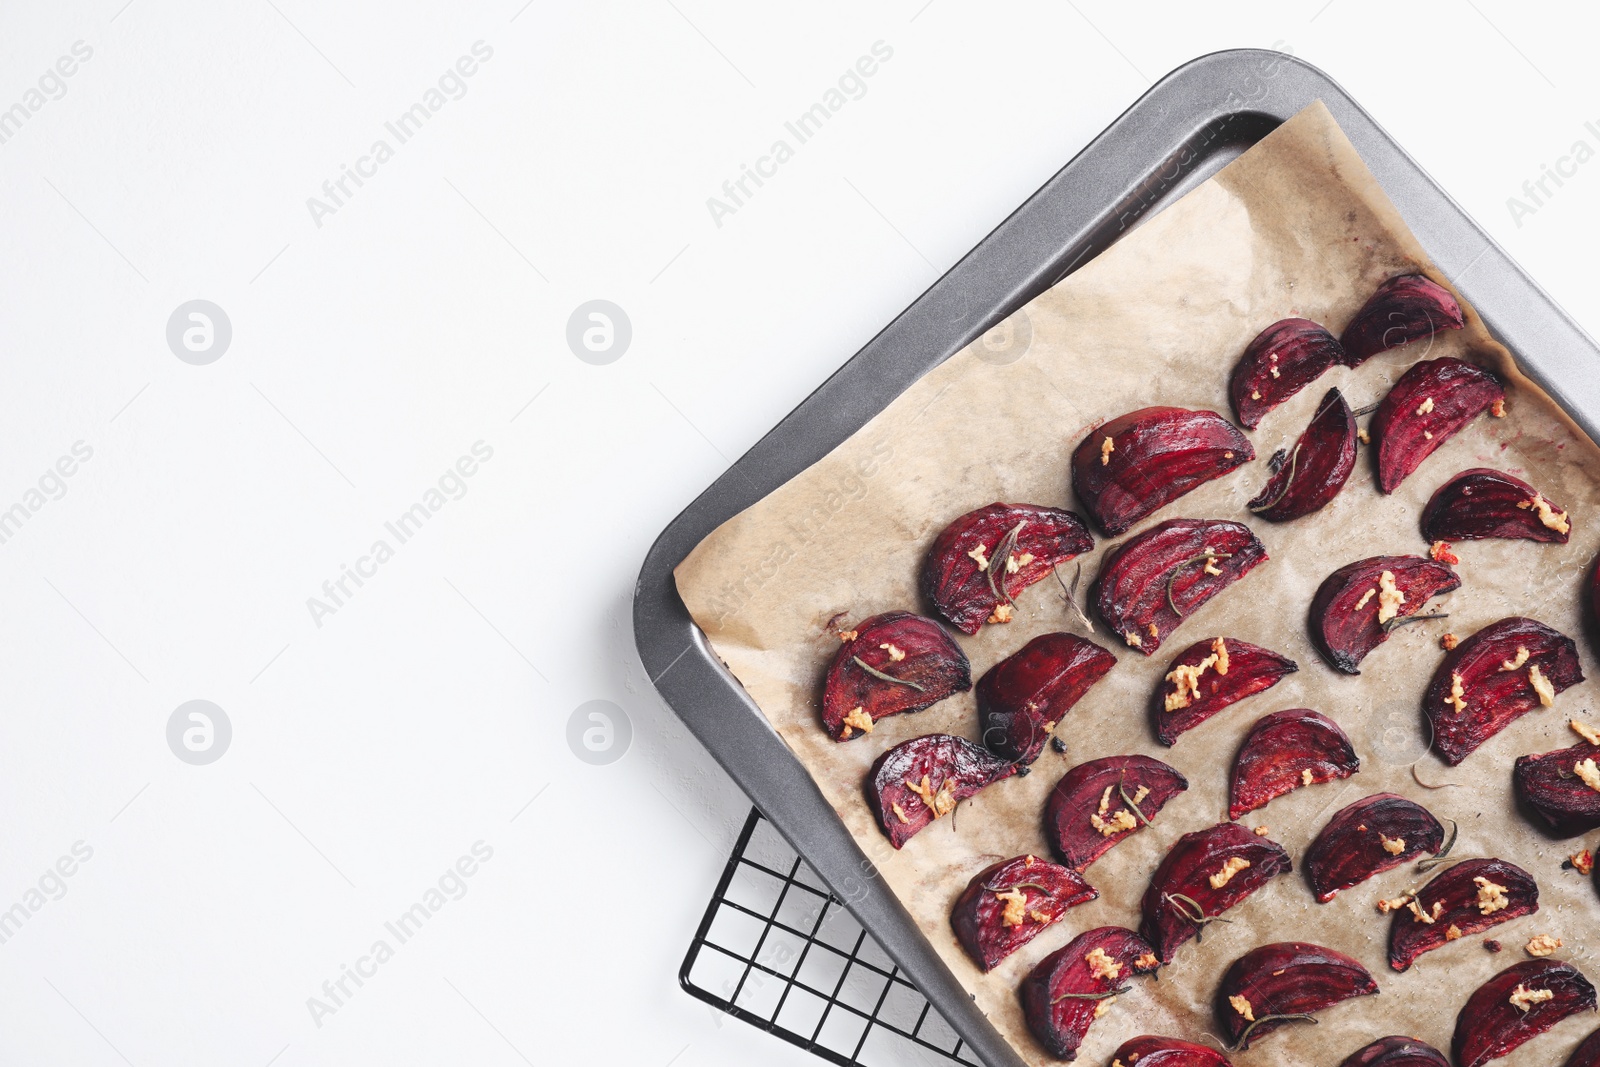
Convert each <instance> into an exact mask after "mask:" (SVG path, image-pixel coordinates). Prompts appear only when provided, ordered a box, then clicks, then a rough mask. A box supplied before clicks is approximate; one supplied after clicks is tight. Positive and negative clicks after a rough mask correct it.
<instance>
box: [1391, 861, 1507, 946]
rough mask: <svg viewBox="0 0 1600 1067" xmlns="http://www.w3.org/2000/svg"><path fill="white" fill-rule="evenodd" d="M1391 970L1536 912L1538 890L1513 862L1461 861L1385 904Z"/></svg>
mask: <svg viewBox="0 0 1600 1067" xmlns="http://www.w3.org/2000/svg"><path fill="white" fill-rule="evenodd" d="M1380 908H1382V909H1383V910H1386V911H1390V912H1393V913H1394V918H1393V919H1391V920H1390V924H1389V966H1391V967H1393V968H1394V969H1395V970H1397V971H1403V970H1405V969H1406V968H1408V967H1410V966H1411V964H1412V963H1413V962H1415V960H1416V958H1417V957H1418V956H1420V955H1422V954H1423V953H1424V952H1432V951H1433V950H1434V949H1436V948H1442V947H1443V946H1445V945H1446V944H1449V943H1450V942H1451V941H1456V940H1459V939H1461V938H1463V937H1471V936H1472V935H1473V934H1481V933H1483V931H1485V930H1487V929H1489V928H1490V927H1493V926H1499V925H1500V924H1501V923H1503V922H1508V921H1510V920H1512V919H1520V918H1521V917H1522V916H1524V915H1532V914H1533V913H1534V912H1536V911H1538V910H1539V886H1538V884H1537V883H1536V882H1534V880H1533V876H1532V875H1530V874H1529V873H1528V872H1527V871H1525V870H1523V869H1522V868H1521V867H1518V866H1517V865H1516V864H1514V863H1507V862H1506V861H1505V860H1499V859H1477V860H1463V861H1462V862H1460V863H1458V864H1456V865H1455V866H1454V867H1451V868H1449V869H1448V870H1446V871H1445V872H1444V873H1443V874H1441V875H1439V877H1437V878H1435V879H1434V880H1433V881H1431V882H1429V883H1428V884H1427V885H1425V886H1423V887H1422V889H1421V891H1420V892H1418V893H1417V895H1416V896H1414V897H1412V896H1409V895H1401V896H1399V897H1397V898H1395V899H1394V900H1386V901H1384V902H1383V904H1381V905H1380Z"/></svg>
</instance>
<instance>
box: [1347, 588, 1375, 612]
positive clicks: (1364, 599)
mask: <svg viewBox="0 0 1600 1067" xmlns="http://www.w3.org/2000/svg"><path fill="white" fill-rule="evenodd" d="M1377 595H1378V591H1377V590H1376V589H1368V590H1367V591H1366V592H1365V593H1362V594H1361V599H1360V600H1358V601H1356V606H1355V607H1353V608H1351V609H1350V610H1351V611H1360V610H1361V609H1362V608H1364V607H1366V606H1367V601H1369V600H1371V599H1372V598H1373V597H1375V596H1377Z"/></svg>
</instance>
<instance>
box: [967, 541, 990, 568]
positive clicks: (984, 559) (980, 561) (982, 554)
mask: <svg viewBox="0 0 1600 1067" xmlns="http://www.w3.org/2000/svg"><path fill="white" fill-rule="evenodd" d="M988 551H989V550H988V549H987V548H986V547H984V546H983V545H979V546H978V547H977V548H974V549H973V550H972V551H971V552H968V553H967V555H968V556H971V557H972V562H974V563H976V564H977V565H978V569H979V570H980V571H986V570H988V569H989V556H988Z"/></svg>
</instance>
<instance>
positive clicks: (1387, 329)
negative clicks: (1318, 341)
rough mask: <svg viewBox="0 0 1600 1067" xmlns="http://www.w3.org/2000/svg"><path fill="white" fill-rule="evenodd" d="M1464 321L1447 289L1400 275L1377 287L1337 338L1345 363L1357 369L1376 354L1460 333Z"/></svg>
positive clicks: (1422, 278) (1420, 278)
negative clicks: (1446, 333) (1443, 333)
mask: <svg viewBox="0 0 1600 1067" xmlns="http://www.w3.org/2000/svg"><path fill="white" fill-rule="evenodd" d="M1464 321H1465V320H1464V319H1463V318H1462V317H1461V305H1460V304H1458V303H1456V298H1455V297H1454V296H1452V295H1451V294H1450V290H1448V289H1446V288H1445V287H1444V286H1442V285H1440V284H1439V283H1438V282H1436V281H1434V280H1432V279H1431V278H1428V277H1425V276H1424V275H1421V274H1402V275H1400V276H1399V277H1396V278H1390V279H1389V280H1388V281H1386V282H1384V283H1383V284H1382V285H1380V286H1378V289H1377V291H1376V292H1375V293H1373V294H1372V297H1371V298H1370V299H1369V300H1368V301H1367V302H1366V303H1365V304H1364V305H1362V308H1361V310H1360V311H1358V312H1356V317H1355V318H1353V319H1351V320H1350V325H1348V326H1346V327H1345V328H1344V334H1343V335H1342V336H1341V337H1340V338H1339V341H1340V343H1341V344H1342V345H1343V346H1344V354H1345V363H1346V364H1347V365H1348V366H1351V367H1359V366H1360V365H1361V364H1362V363H1364V362H1366V361H1367V360H1369V359H1371V358H1372V357H1373V356H1375V355H1377V354H1378V353H1379V352H1383V351H1386V350H1388V349H1391V348H1399V347H1400V346H1401V345H1406V344H1410V343H1411V342H1412V341H1420V340H1422V339H1423V338H1425V337H1432V336H1433V335H1434V334H1436V333H1438V332H1439V331H1440V330H1459V329H1461V326H1462V323H1463V322H1464Z"/></svg>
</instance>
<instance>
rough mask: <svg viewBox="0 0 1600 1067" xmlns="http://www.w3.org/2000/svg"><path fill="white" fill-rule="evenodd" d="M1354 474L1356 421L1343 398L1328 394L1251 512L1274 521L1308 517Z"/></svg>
mask: <svg viewBox="0 0 1600 1067" xmlns="http://www.w3.org/2000/svg"><path fill="white" fill-rule="evenodd" d="M1355 469H1356V417H1355V416H1354V415H1352V414H1351V413H1350V405H1349V404H1347V403H1345V399H1344V395H1343V394H1341V393H1340V392H1339V390H1337V389H1329V390H1328V394H1327V395H1326V396H1324V397H1323V398H1322V404H1321V405H1320V406H1318V408H1317V412H1316V414H1315V415H1313V416H1312V417H1311V422H1310V424H1309V425H1307V426H1306V428H1305V431H1304V432H1303V433H1301V435H1300V439H1299V440H1298V441H1296V442H1295V443H1294V448H1293V449H1291V450H1290V451H1289V454H1288V455H1287V456H1286V457H1284V459H1283V461H1282V463H1281V464H1280V465H1279V466H1278V468H1277V470H1276V471H1275V472H1274V473H1273V475H1272V477H1270V478H1268V479H1267V484H1266V485H1265V486H1263V487H1262V489H1261V492H1260V493H1259V494H1258V495H1257V496H1256V498H1255V499H1254V500H1252V501H1250V510H1251V511H1253V512H1255V513H1256V514H1257V515H1259V516H1261V517H1262V518H1263V519H1268V520H1270V521H1272V522H1288V521H1289V520H1290V519H1298V518H1300V517H1301V516H1302V515H1309V514H1311V513H1312V512H1313V511H1316V510H1317V509H1318V508H1321V507H1322V506H1323V505H1325V504H1327V503H1328V501H1330V500H1332V499H1333V498H1334V497H1336V496H1338V495H1339V490H1341V489H1343V488H1344V483H1345V482H1346V481H1347V480H1349V478H1350V472H1351V471H1353V470H1355Z"/></svg>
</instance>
